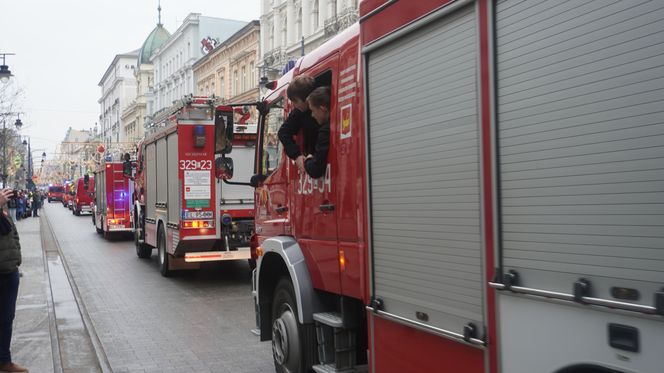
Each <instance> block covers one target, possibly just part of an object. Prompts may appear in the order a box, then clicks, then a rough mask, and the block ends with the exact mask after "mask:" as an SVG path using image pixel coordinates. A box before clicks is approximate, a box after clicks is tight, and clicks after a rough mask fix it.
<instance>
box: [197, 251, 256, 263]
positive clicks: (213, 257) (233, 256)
mask: <svg viewBox="0 0 664 373" xmlns="http://www.w3.org/2000/svg"><path fill="white" fill-rule="evenodd" d="M250 258H251V251H250V250H249V249H248V248H247V249H246V250H238V251H209V252H202V253H201V252H198V253H186V254H184V261H185V262H188V263H193V262H212V261H219V260H242V259H250Z"/></svg>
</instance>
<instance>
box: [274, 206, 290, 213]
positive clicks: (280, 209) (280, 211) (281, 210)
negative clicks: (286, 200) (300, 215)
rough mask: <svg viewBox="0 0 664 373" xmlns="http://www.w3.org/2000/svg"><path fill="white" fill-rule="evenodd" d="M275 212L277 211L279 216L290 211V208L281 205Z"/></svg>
mask: <svg viewBox="0 0 664 373" xmlns="http://www.w3.org/2000/svg"><path fill="white" fill-rule="evenodd" d="M274 211H276V212H277V213H279V214H282V213H284V212H286V211H288V206H282V205H279V206H277V207H276V208H275V209H274Z"/></svg>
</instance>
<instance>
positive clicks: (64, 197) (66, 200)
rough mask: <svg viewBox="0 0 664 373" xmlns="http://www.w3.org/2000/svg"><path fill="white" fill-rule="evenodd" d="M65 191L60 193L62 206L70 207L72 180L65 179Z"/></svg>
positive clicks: (72, 191)
mask: <svg viewBox="0 0 664 373" xmlns="http://www.w3.org/2000/svg"><path fill="white" fill-rule="evenodd" d="M64 188H65V192H64V194H63V195H62V206H64V207H66V208H71V201H72V198H73V195H74V181H73V180H72V181H65V187H64Z"/></svg>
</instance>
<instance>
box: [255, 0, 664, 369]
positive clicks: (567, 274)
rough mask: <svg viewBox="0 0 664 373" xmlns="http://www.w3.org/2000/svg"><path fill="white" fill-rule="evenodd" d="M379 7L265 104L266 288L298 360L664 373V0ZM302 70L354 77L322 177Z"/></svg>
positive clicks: (321, 365)
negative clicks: (300, 100) (289, 140)
mask: <svg viewBox="0 0 664 373" xmlns="http://www.w3.org/2000/svg"><path fill="white" fill-rule="evenodd" d="M360 19H361V22H359V23H358V24H355V25H353V26H351V27H349V28H348V29H346V30H344V31H342V32H341V33H340V34H338V35H337V36H335V37H334V38H332V39H331V40H329V41H328V42H326V43H325V44H323V45H322V46H320V47H319V48H317V49H315V50H313V51H312V52H311V53H309V54H308V55H306V56H304V57H302V58H301V59H300V60H299V61H298V62H297V63H296V64H295V67H294V68H293V69H292V70H291V71H290V72H288V73H287V74H285V75H284V76H283V77H281V78H280V80H279V81H277V82H275V83H274V84H269V85H268V87H270V89H273V90H272V92H271V93H269V94H268V96H267V98H266V102H265V103H264V104H262V105H261V106H262V107H261V115H262V117H261V118H260V120H259V130H258V136H259V145H258V146H257V149H256V150H257V151H256V154H257V158H256V163H255V164H256V168H257V174H256V175H255V176H254V177H252V179H251V180H252V184H253V185H254V186H255V187H256V190H255V198H256V199H255V204H256V215H255V223H256V228H255V231H256V236H255V239H254V240H252V249H253V250H255V252H256V254H257V255H258V256H259V259H258V262H257V268H256V270H255V271H254V276H253V291H254V297H255V300H256V309H257V322H258V329H259V331H260V336H261V340H269V339H271V340H272V351H273V357H274V361H275V366H276V370H277V372H291V373H303V372H309V370H310V369H312V368H313V370H314V371H315V372H317V373H321V372H330V373H331V372H358V371H366V370H369V371H371V372H374V373H397V372H400V373H403V372H455V373H487V372H489V373H498V372H501V373H533V372H538V373H591V372H592V373H623V372H630V373H651V372H661V371H662V362H663V361H664V360H663V358H662V348H663V346H664V230H663V229H662V227H663V223H662V222H664V178H662V175H663V174H664V121H663V120H662V118H663V113H664V112H663V111H662V108H664V84H663V83H664V80H663V78H662V77H663V76H664V58H663V56H664V55H663V54H662V47H661V41H662V40H664V2H661V1H656V2H653V1H640V0H636V1H629V2H611V3H608V2H602V1H591V2H584V3H580V2H552V1H540V2H535V1H509V0H499V1H490V0H476V1H471V0H458V1H445V0H419V1H391V0H364V1H362V2H361V4H360ZM300 74H308V75H310V76H312V77H314V78H315V79H316V84H317V85H320V86H323V85H325V86H330V87H331V92H332V95H331V103H330V121H329V136H330V138H329V153H328V157H327V161H328V166H327V172H326V174H325V175H324V176H323V177H321V178H318V179H312V178H311V177H309V176H307V175H304V174H302V173H300V172H298V168H297V167H296V165H295V163H294V162H293V161H291V160H290V159H288V158H287V157H286V155H285V153H284V152H283V150H282V146H281V145H280V144H279V143H278V142H275V141H274V138H275V137H276V133H277V131H278V129H279V127H280V126H281V124H282V122H283V119H284V116H285V115H286V114H287V112H288V110H289V109H290V108H291V105H290V103H289V102H288V100H287V97H286V89H287V87H288V84H289V83H290V82H291V80H292V79H293V77H295V76H298V75H300ZM263 106H264V107H263ZM298 141H302V140H301V139H298Z"/></svg>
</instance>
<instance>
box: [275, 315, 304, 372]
mask: <svg viewBox="0 0 664 373" xmlns="http://www.w3.org/2000/svg"><path fill="white" fill-rule="evenodd" d="M297 328H298V325H297V318H296V317H295V313H294V312H293V309H292V308H291V307H290V305H288V304H284V305H283V310H282V312H281V315H280V316H279V317H278V318H277V319H276V320H274V322H273V323H272V354H273V356H274V360H275V361H276V362H277V364H278V365H280V366H281V367H282V368H284V370H285V371H286V372H294V371H296V369H297V367H296V365H297V364H298V362H299V360H300V358H299V344H300V342H299V335H298V331H297Z"/></svg>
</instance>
